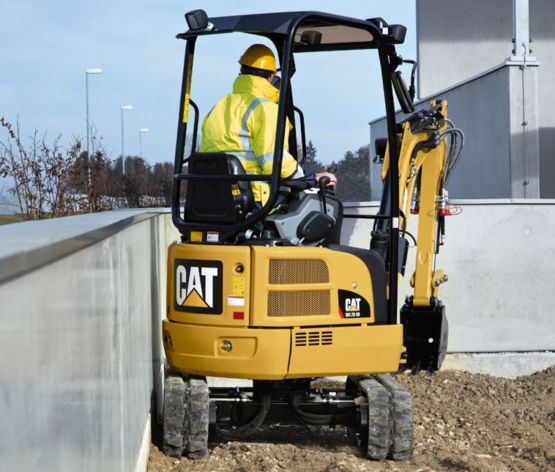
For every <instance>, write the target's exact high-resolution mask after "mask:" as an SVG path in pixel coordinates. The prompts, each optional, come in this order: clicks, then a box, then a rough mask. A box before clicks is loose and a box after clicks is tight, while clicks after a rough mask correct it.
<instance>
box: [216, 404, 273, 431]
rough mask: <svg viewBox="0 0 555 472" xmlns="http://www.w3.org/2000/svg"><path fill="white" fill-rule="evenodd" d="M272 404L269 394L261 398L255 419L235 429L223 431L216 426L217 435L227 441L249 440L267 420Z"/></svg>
mask: <svg viewBox="0 0 555 472" xmlns="http://www.w3.org/2000/svg"><path fill="white" fill-rule="evenodd" d="M271 404H272V397H271V395H270V394H269V393H267V394H264V395H262V396H261V397H260V408H259V409H258V412H257V413H256V415H254V417H253V418H252V419H251V420H250V421H249V422H248V423H245V424H242V425H240V426H237V427H235V428H233V429H223V428H221V427H219V426H218V425H216V433H217V435H218V436H219V437H221V438H222V439H224V440H226V441H238V440H240V439H245V438H248V437H249V436H250V435H251V434H253V433H254V432H255V431H256V430H257V429H258V428H260V426H261V425H262V423H264V420H265V419H266V415H267V414H268V411H270V406H271Z"/></svg>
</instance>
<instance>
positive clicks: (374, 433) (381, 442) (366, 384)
mask: <svg viewBox="0 0 555 472" xmlns="http://www.w3.org/2000/svg"><path fill="white" fill-rule="evenodd" d="M349 379H351V380H352V381H354V382H355V384H356V385H358V387H359V388H360V389H361V390H362V392H364V395H365V396H366V399H367V402H368V404H367V408H368V441H367V446H366V455H367V456H368V458H369V459H373V460H384V459H385V458H386V457H387V455H388V453H389V445H390V438H389V436H390V425H389V394H388V391H387V389H386V388H385V387H384V386H383V385H382V384H381V383H380V382H378V381H377V380H376V379H374V378H372V377H370V376H367V377H349Z"/></svg>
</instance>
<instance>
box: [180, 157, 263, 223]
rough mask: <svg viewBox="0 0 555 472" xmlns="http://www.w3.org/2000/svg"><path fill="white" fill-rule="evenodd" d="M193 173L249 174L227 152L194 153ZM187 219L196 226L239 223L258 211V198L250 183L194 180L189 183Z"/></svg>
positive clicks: (186, 205) (190, 161)
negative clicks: (256, 199) (256, 209)
mask: <svg viewBox="0 0 555 472" xmlns="http://www.w3.org/2000/svg"><path fill="white" fill-rule="evenodd" d="M188 165H189V169H188V173H189V174H204V175H245V170H244V169H243V166H242V165H241V162H240V161H239V159H238V158H237V157H236V156H233V155H231V154H226V153H220V152H218V153H193V154H191V157H189V160H188ZM186 198H187V199H186V201H185V220H186V221H189V222H193V223H227V224H230V225H231V224H235V223H237V222H239V221H242V220H244V219H245V216H246V215H247V213H249V212H250V211H252V209H253V208H254V197H253V194H252V190H251V186H250V183H249V182H247V181H244V180H243V181H241V180H238V181H222V180H209V179H208V180H194V179H190V180H189V181H188V182H187V197H186Z"/></svg>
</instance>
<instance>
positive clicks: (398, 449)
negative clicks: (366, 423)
mask: <svg viewBox="0 0 555 472" xmlns="http://www.w3.org/2000/svg"><path fill="white" fill-rule="evenodd" d="M373 377H374V378H375V379H376V380H377V381H378V382H380V383H381V384H382V385H383V386H384V387H385V388H386V389H387V392H388V395H389V428H390V429H389V431H390V433H389V438H390V445H389V454H388V457H389V458H391V459H393V460H396V461H405V460H409V459H411V457H412V448H413V429H412V428H413V423H412V396H411V394H410V392H409V391H408V390H407V388H406V387H405V386H404V385H402V384H400V383H399V382H397V380H395V379H394V378H393V377H392V376H391V375H389V374H381V375H374V376H373Z"/></svg>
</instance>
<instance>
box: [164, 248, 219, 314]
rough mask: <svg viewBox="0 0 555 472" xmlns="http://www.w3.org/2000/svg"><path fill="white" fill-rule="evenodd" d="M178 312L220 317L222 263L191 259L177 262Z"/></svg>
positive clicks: (177, 260) (176, 297) (176, 290)
mask: <svg viewBox="0 0 555 472" xmlns="http://www.w3.org/2000/svg"><path fill="white" fill-rule="evenodd" d="M174 274H175V300H174V308H175V309H176V310H177V311H186V312H190V313H206V314H212V315H219V314H221V313H222V263H221V262H220V261H203V260H191V259H176V260H175V273H174Z"/></svg>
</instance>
